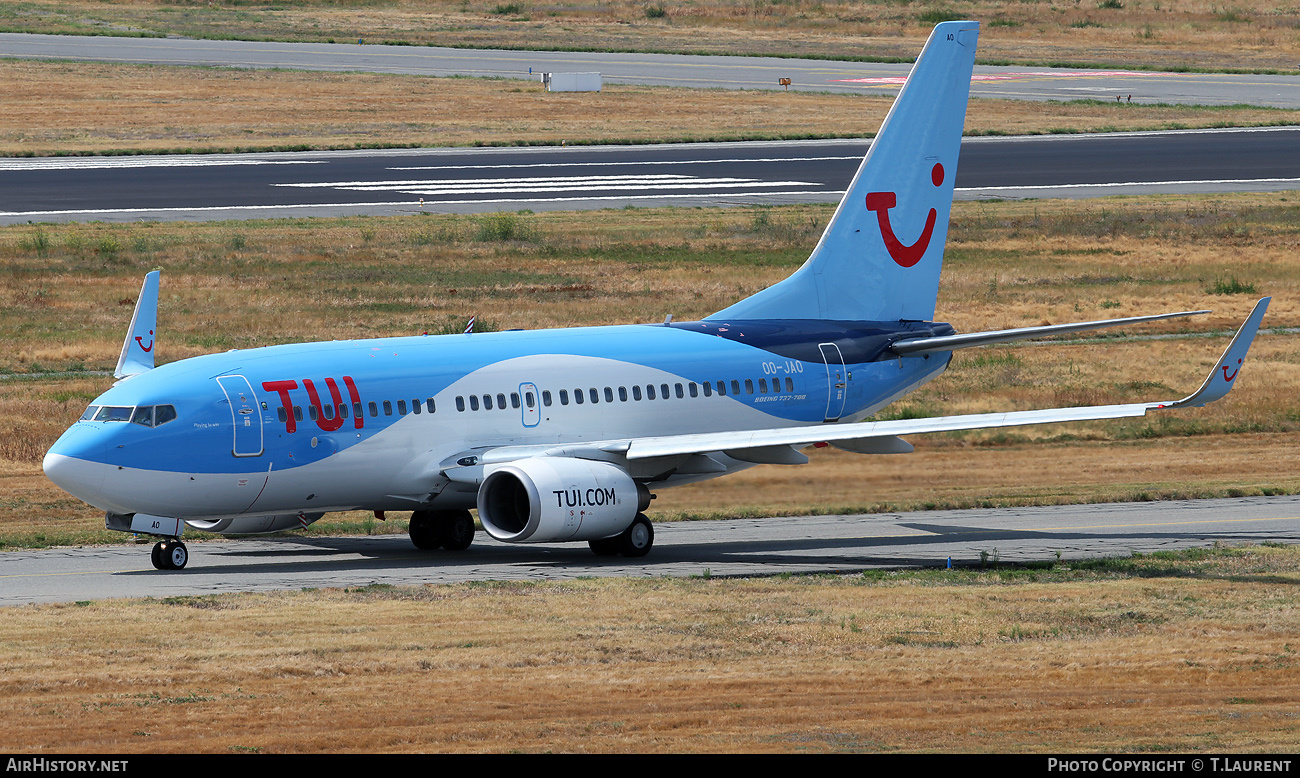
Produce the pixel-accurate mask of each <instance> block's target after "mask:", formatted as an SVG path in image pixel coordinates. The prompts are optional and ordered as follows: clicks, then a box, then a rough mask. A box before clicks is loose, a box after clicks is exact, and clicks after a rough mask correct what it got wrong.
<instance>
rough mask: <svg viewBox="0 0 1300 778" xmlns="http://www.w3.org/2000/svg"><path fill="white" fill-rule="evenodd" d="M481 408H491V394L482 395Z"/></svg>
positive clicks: (488, 409) (487, 409)
mask: <svg viewBox="0 0 1300 778" xmlns="http://www.w3.org/2000/svg"><path fill="white" fill-rule="evenodd" d="M483 410H485V411H490V410H492V395H490V394H485V395H483Z"/></svg>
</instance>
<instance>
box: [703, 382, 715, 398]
mask: <svg viewBox="0 0 1300 778" xmlns="http://www.w3.org/2000/svg"><path fill="white" fill-rule="evenodd" d="M701 386H703V387H704V396H705V397H712V396H713V384H711V383H709V382H708V381H705V382H704V383H703V384H701Z"/></svg>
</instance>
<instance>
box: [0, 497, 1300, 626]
mask: <svg viewBox="0 0 1300 778" xmlns="http://www.w3.org/2000/svg"><path fill="white" fill-rule="evenodd" d="M1265 541H1274V542H1282V543H1289V544H1290V543H1297V542H1300V497H1248V498H1238V499H1224V500H1190V501H1180V502H1160V503H1118V504H1106V505H1070V506H1056V507H1050V508H1008V509H996V510H966V511H922V512H917V513H900V514H874V515H857V516H811V517H797V518H773V519H745V520H733V521H711V522H683V523H669V524H658V525H656V527H655V547H654V549H653V550H652V551H651V553H650V555H649V556H647V557H645V558H643V559H639V560H627V559H623V558H621V557H614V558H609V557H597V556H595V555H594V554H592V553H591V552H590V551H589V550H588V549H587V546H586V544H585V543H569V544H537V545H524V546H519V545H507V544H503V543H498V542H496V541H493V540H491V539H490V538H488V537H487V536H486V535H485V534H484V533H482V532H480V533H479V534H478V536H477V538H476V539H475V542H474V545H473V546H471V547H470V548H469V549H468V550H466V551H463V552H457V553H453V552H446V551H437V552H420V551H417V550H416V549H415V548H414V547H413V546H412V545H411V543H410V541H409V540H407V538H406V537H405V536H399V535H389V536H376V537H340V538H295V537H285V538H274V539H266V540H234V541H218V542H203V543H190V544H188V545H189V549H190V557H191V558H190V563H189V566H188V567H187V568H186V569H185V570H181V571H159V570H155V569H153V567H152V565H151V564H150V562H149V549H150V547H151V544H148V543H142V544H139V545H131V544H126V545H118V546H100V547H87V548H64V549H52V550H47V551H10V552H5V553H3V554H0V605H21V604H25V603H36V602H74V601H79V600H97V599H104V598H112V597H173V596H182V595H200V594H214V593H219V592H238V591H271V590H281V589H300V588H303V587H345V586H364V585H368V584H374V583H380V584H393V585H406V584H436V583H455V582H459V581H470V580H564V579H572V578H576V577H580V576H618V577H628V576H646V577H651V576H656V577H657V576H674V577H685V576H695V575H712V576H746V575H773V574H779V573H845V572H855V571H861V570H866V569H870V568H882V567H883V568H899V567H913V566H931V567H937V566H943V565H945V564H947V562H948V560H949V559H951V560H952V563H953V564H954V565H978V564H980V563H981V562H985V561H1002V562H1013V561H1014V562H1026V561H1053V560H1056V559H1058V558H1059V559H1062V560H1071V559H1081V558H1093V557H1101V556H1127V555H1130V554H1132V553H1133V552H1141V553H1149V552H1153V551H1164V550H1172V549H1182V548H1197V547H1209V546H1213V545H1214V544H1215V543H1229V544H1236V543H1261V542H1265ZM1058 554H1059V557H1058Z"/></svg>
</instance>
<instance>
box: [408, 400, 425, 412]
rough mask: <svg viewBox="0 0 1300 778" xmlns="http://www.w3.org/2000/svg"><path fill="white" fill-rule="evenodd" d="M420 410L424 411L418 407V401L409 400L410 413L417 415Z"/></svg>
mask: <svg viewBox="0 0 1300 778" xmlns="http://www.w3.org/2000/svg"><path fill="white" fill-rule="evenodd" d="M422 410H424V409H423V408H422V407H421V406H420V401H419V400H418V399H416V400H411V413H419V412H420V411H422Z"/></svg>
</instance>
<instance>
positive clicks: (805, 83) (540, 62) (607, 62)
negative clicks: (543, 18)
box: [0, 33, 1300, 108]
mask: <svg viewBox="0 0 1300 778" xmlns="http://www.w3.org/2000/svg"><path fill="white" fill-rule="evenodd" d="M917 53H919V49H918V52H917ZM0 57H22V58H43V59H62V60H73V61H76V60H94V61H102V62H139V63H151V64H166V65H205V66H210V67H243V68H290V69H295V70H329V71H364V72H377V73H405V74H414V75H427V76H452V75H462V76H482V77H495V78H520V79H529V78H531V79H534V80H536V79H537V78H538V77H539V76H540V74H541V73H543V72H553V73H572V72H595V73H600V74H601V77H602V79H603V80H604V81H605V82H606V83H612V84H613V83H617V84H647V85H654V86H683V87H700V88H722V89H785V88H786V87H784V86H781V85H780V84H779V81H780V79H782V78H788V79H790V81H791V82H792V83H791V84H790V86H789V87H788V88H789V89H794V90H807V91H819V92H858V93H871V94H890V93H893V92H896V91H898V88H899V87H900V86H901V85H902V81H903V79H904V78H905V77H906V76H907V73H908V71H909V70H910V69H911V65H910V64H906V63H875V62H836V61H827V60H806V59H784V58H771V57H711V56H691V55H680V54H625V53H591V52H582V53H568V52H551V51H484V50H475V49H445V48H436V47H425V46H383V45H358V44H356V43H347V44H341V43H277V42H254V41H210V40H191V39H185V38H114V37H109V36H59V35H29V34H23V33H3V34H0ZM971 96H972V97H975V98H983V97H988V98H1004V99H1014V100H1078V99H1083V98H1098V99H1105V100H1113V99H1115V98H1117V97H1118V98H1122V99H1124V100H1125V101H1128V102H1136V103H1186V104H1192V105H1233V104H1239V103H1240V104H1248V105H1258V106H1275V107H1278V108H1300V73H1297V75H1294V76H1292V75H1254V74H1225V73H1158V72H1148V71H1133V70H1080V69H1069V68H1034V67H993V66H986V65H978V66H976V68H975V74H974V78H973V80H972V83H971Z"/></svg>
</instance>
